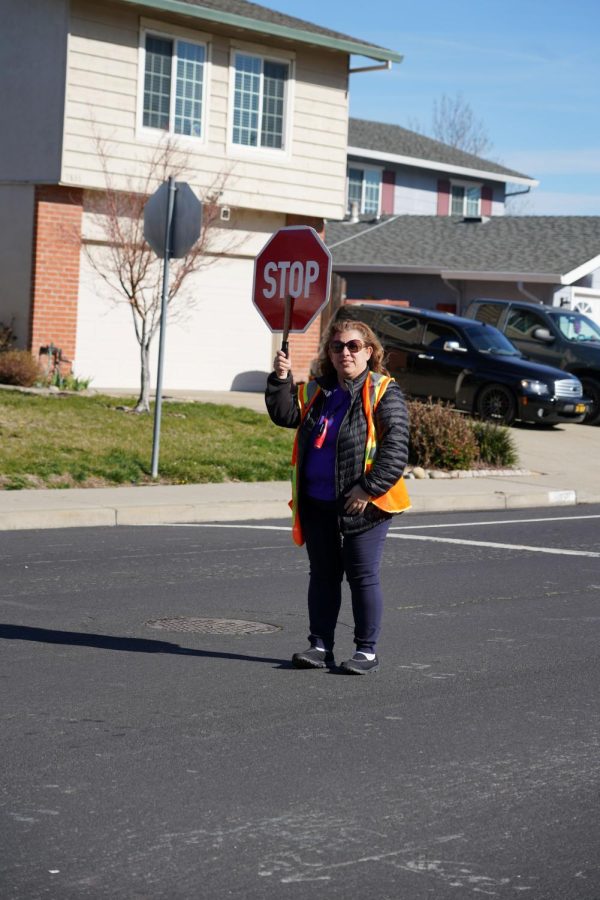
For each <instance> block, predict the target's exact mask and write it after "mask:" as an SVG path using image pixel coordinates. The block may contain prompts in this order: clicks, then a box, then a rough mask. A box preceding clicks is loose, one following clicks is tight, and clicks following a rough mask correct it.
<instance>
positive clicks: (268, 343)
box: [0, 0, 401, 389]
mask: <svg viewBox="0 0 600 900" xmlns="http://www.w3.org/2000/svg"><path fill="white" fill-rule="evenodd" d="M0 57H1V58H2V60H3V68H4V71H3V73H2V80H3V86H4V90H3V103H2V110H1V112H0V116H1V118H2V135H3V137H2V141H1V142H0V235H1V238H2V239H1V240H0V268H1V270H2V274H3V278H2V282H1V284H0V321H4V322H10V321H12V322H13V326H14V329H15V331H16V333H17V337H18V339H19V344H20V346H26V347H29V348H30V349H31V350H32V352H33V353H34V354H35V353H37V352H38V349H39V348H40V347H42V346H46V345H48V344H50V343H52V344H53V345H55V346H58V347H60V348H61V350H62V351H63V353H64V355H65V356H66V357H67V358H68V359H69V360H71V361H72V365H73V369H74V371H75V372H76V374H78V375H80V376H91V377H92V378H93V385H94V387H98V388H102V387H107V388H109V387H120V388H123V387H124V388H132V389H135V388H136V387H137V386H138V384H139V364H138V353H139V349H138V346H137V343H136V340H135V336H134V330H133V326H132V322H131V311H130V309H129V308H128V306H127V304H124V303H116V302H115V301H116V300H117V299H118V296H117V294H115V292H114V291H113V292H112V293H111V291H110V290H108V288H107V286H106V284H105V283H104V282H103V280H102V278H101V277H99V275H98V273H97V271H96V269H95V267H94V266H93V265H91V264H90V254H94V253H97V254H100V255H101V254H103V253H104V254H107V255H108V253H109V250H110V247H109V246H107V240H106V233H105V231H103V230H102V229H101V228H99V227H98V225H99V218H98V217H100V220H101V218H102V216H103V215H105V214H106V210H103V206H102V203H103V196H104V195H105V192H106V187H107V178H108V179H110V183H111V186H112V189H114V190H117V191H123V192H127V191H131V190H134V191H135V190H136V189H138V190H141V185H143V183H144V173H145V172H146V171H147V167H148V165H149V161H150V160H151V158H152V156H153V154H154V153H155V152H156V149H157V147H160V145H161V142H164V141H165V139H166V138H170V139H171V140H172V141H175V142H176V144H177V146H178V147H179V148H180V150H181V151H182V152H184V153H185V154H186V163H185V173H184V174H185V178H184V180H186V181H188V182H189V183H190V185H191V187H192V188H193V190H194V191H195V192H196V193H197V194H198V195H199V196H203V195H204V193H205V192H206V191H207V190H209V189H210V188H211V185H214V184H215V182H218V183H219V184H220V185H221V188H220V193H219V196H218V197H217V202H218V205H219V208H220V210H221V217H220V219H219V221H218V222H217V225H216V226H215V228H216V231H217V232H219V231H220V234H217V235H216V239H215V241H214V243H213V247H214V248H215V249H214V251H213V262H214V264H213V265H211V266H209V267H208V268H206V269H204V270H202V271H200V272H198V273H196V274H194V275H193V276H190V279H189V280H188V281H187V282H186V284H185V288H184V289H185V291H186V293H187V296H188V302H187V304H186V302H182V304H181V306H180V308H181V310H182V311H183V314H182V315H180V316H179V317H177V318H174V319H173V321H171V322H170V323H169V329H168V340H167V353H166V360H165V373H164V386H165V388H166V389H169V388H170V389H176V388H186V389H228V388H232V387H233V388H252V387H257V386H260V385H262V384H263V383H264V375H265V372H266V371H268V370H269V368H270V364H271V360H272V358H273V349H274V346H275V345H276V341H275V339H274V337H273V336H272V335H271V333H270V332H269V331H268V330H267V329H266V327H265V326H264V324H263V323H262V320H261V319H260V317H259V315H258V313H257V311H256V310H255V309H254V307H253V306H252V304H251V286H252V275H253V262H254V257H255V255H256V253H257V252H258V250H260V248H261V247H262V246H263V245H264V244H265V243H266V241H267V239H268V238H269V236H270V235H271V234H272V232H274V231H275V230H276V229H278V228H279V227H282V226H285V225H286V224H298V223H306V224H310V225H313V226H314V227H315V228H316V229H317V230H318V231H319V232H322V231H323V221H324V220H325V219H342V218H343V216H344V212H345V204H346V147H347V134H348V90H349V79H350V74H351V73H352V71H353V62H352V60H354V64H355V69H354V70H355V71H360V69H361V68H366V67H367V66H362V65H360V60H359V58H360V57H367V58H368V59H369V63H370V66H371V67H372V66H373V65H380V66H381V67H382V68H384V67H389V65H390V64H391V62H392V61H400V59H401V56H400V55H399V54H398V53H396V52H394V51H392V50H387V49H385V48H381V47H377V46H374V45H371V44H367V43H365V42H364V41H362V40H360V39H356V38H352V37H349V36H347V35H344V34H341V33H337V32H335V31H332V30H329V29H325V28H321V27H319V26H317V25H314V24H311V23H309V22H304V21H302V20H299V19H296V18H293V17H291V16H287V15H282V14H280V13H278V12H276V11H274V10H271V9H267V8H266V7H262V6H259V5H257V4H254V3H249V2H245V0H103V2H99V0H28V2H27V3H23V2H19V0H12V2H9V3H8V4H4V6H3V22H2V30H1V32H0ZM357 60H358V62H357ZM155 186H156V185H154V186H153V187H155ZM108 243H109V244H110V241H109V242H108ZM184 289H182V290H184ZM191 301H193V302H191ZM317 339H318V326H317V327H316V328H313V329H312V331H311V332H309V333H308V334H307V335H306V336H298V337H297V338H295V346H294V344H293V347H294V355H295V361H296V364H295V368H296V370H297V371H298V373H299V374H302V369H303V367H306V366H307V364H308V362H309V360H310V359H311V358H312V357H313V356H314V353H315V347H316V341H317ZM155 343H156V342H155Z"/></svg>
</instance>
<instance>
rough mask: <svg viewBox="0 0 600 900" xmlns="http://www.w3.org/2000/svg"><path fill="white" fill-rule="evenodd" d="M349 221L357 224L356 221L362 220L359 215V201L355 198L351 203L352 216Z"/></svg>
mask: <svg viewBox="0 0 600 900" xmlns="http://www.w3.org/2000/svg"><path fill="white" fill-rule="evenodd" d="M348 221H349V222H350V224H351V225H354V224H356V222H360V219H359V216H358V202H357V201H356V200H353V201H352V203H351V204H350V218H349V219H348Z"/></svg>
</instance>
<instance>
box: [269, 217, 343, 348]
mask: <svg viewBox="0 0 600 900" xmlns="http://www.w3.org/2000/svg"><path fill="white" fill-rule="evenodd" d="M330 283H331V254H330V252H329V250H328V249H327V247H326V246H325V244H324V243H323V241H322V240H321V238H320V237H319V235H318V234H317V232H316V231H315V230H314V228H310V227H309V226H308V225H290V226H289V227H287V228H280V229H279V231H276V232H275V234H274V235H273V236H272V237H271V238H269V240H268V241H267V243H266V244H265V246H264V247H263V249H262V250H261V251H260V253H259V254H258V256H257V257H256V261H255V263H254V288H253V291H252V302H253V303H254V305H255V306H256V308H257V309H258V311H259V313H260V314H261V316H262V317H263V319H264V320H265V322H266V323H267V325H268V326H269V328H270V329H271V331H283V330H284V324H285V323H284V319H285V307H286V299H288V298H290V299H289V300H288V302H289V304H290V322H289V330H290V331H292V332H299V331H306V329H307V328H308V327H309V325H310V324H311V323H312V321H313V319H315V318H316V316H318V314H319V313H320V312H321V310H322V309H323V307H324V306H326V304H327V303H328V301H329V289H330Z"/></svg>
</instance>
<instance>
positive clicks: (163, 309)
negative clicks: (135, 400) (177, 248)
mask: <svg viewBox="0 0 600 900" xmlns="http://www.w3.org/2000/svg"><path fill="white" fill-rule="evenodd" d="M168 184H169V194H168V202H167V217H166V220H165V238H164V258H163V284H162V296H161V303H160V335H159V340H158V371H157V374H156V403H155V404H154V432H153V436H152V469H151V474H152V477H153V478H156V476H157V475H158V453H159V449H160V420H161V415H162V377H163V360H164V354H165V334H166V331H167V299H168V296H169V259H170V256H171V236H172V231H173V211H174V209H175V192H176V190H177V188H176V187H175V179H174V178H173V176H172V175H171V176H170V177H169V181H168Z"/></svg>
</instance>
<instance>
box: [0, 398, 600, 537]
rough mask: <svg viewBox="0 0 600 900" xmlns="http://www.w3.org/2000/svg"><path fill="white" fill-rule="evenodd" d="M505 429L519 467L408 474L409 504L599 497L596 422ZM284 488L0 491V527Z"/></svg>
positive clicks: (55, 523) (199, 504) (231, 511)
mask: <svg viewBox="0 0 600 900" xmlns="http://www.w3.org/2000/svg"><path fill="white" fill-rule="evenodd" d="M168 396H169V397H170V398H171V399H181V400H201V401H203V402H213V403H230V404H233V405H237V406H244V407H248V408H250V409H254V410H257V411H261V412H263V411H264V399H263V395H262V394H258V393H242V392H239V391H238V392H235V391H232V392H227V391H223V392H218V391H201V392H194V393H193V394H188V393H184V392H176V391H175V392H171V393H169V394H168ZM511 434H512V436H513V438H514V440H515V443H516V445H517V449H518V454H519V469H518V470H516V471H515V472H508V473H506V472H504V473H501V474H493V475H492V474H486V475H485V476H483V477H472V476H473V473H471V477H460V478H458V477H452V478H448V477H446V478H427V479H421V480H417V479H413V480H410V481H409V482H408V489H409V494H410V497H411V500H412V504H413V509H414V510H415V511H418V512H446V511H461V510H477V509H481V510H485V509H526V508H533V507H544V506H572V505H575V504H579V503H596V502H600V467H599V466H598V465H596V464H595V462H594V461H595V460H596V459H597V458H598V449H599V446H600V428H593V427H589V426H584V425H570V424H567V425H558V426H556V427H555V428H538V427H536V426H516V427H514V428H512V429H511ZM289 496H290V489H289V484H288V483H287V482H259V483H254V484H250V483H243V484H240V483H235V484H233V483H226V484H192V485H147V486H140V487H119V488H90V489H81V488H74V489H68V490H27V491H0V530H13V529H29V528H33V529H35V528H70V527H85V526H102V525H104V526H114V525H150V524H152V525H157V524H166V523H172V522H223V521H240V520H245V519H259V520H260V519H267V518H282V519H285V518H287V517H288V516H289V509H288V506H287V503H288V500H289Z"/></svg>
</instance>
